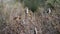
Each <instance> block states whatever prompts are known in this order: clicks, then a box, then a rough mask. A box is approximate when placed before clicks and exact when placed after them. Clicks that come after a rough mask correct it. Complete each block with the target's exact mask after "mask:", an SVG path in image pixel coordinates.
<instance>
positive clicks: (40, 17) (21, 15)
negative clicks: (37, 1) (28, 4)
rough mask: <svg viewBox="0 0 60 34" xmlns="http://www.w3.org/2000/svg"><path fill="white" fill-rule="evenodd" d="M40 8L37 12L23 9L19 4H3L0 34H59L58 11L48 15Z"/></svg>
mask: <svg viewBox="0 0 60 34" xmlns="http://www.w3.org/2000/svg"><path fill="white" fill-rule="evenodd" d="M44 11H45V10H44V8H42V7H40V8H39V9H37V12H35V13H33V12H32V11H30V10H29V13H28V14H26V12H25V8H23V7H22V5H21V4H20V3H19V2H16V4H12V5H10V4H8V3H6V4H4V3H3V7H2V10H0V34H60V27H59V26H60V12H59V11H60V10H59V8H57V7H56V10H53V11H52V12H51V13H50V14H49V13H46V12H44Z"/></svg>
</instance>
